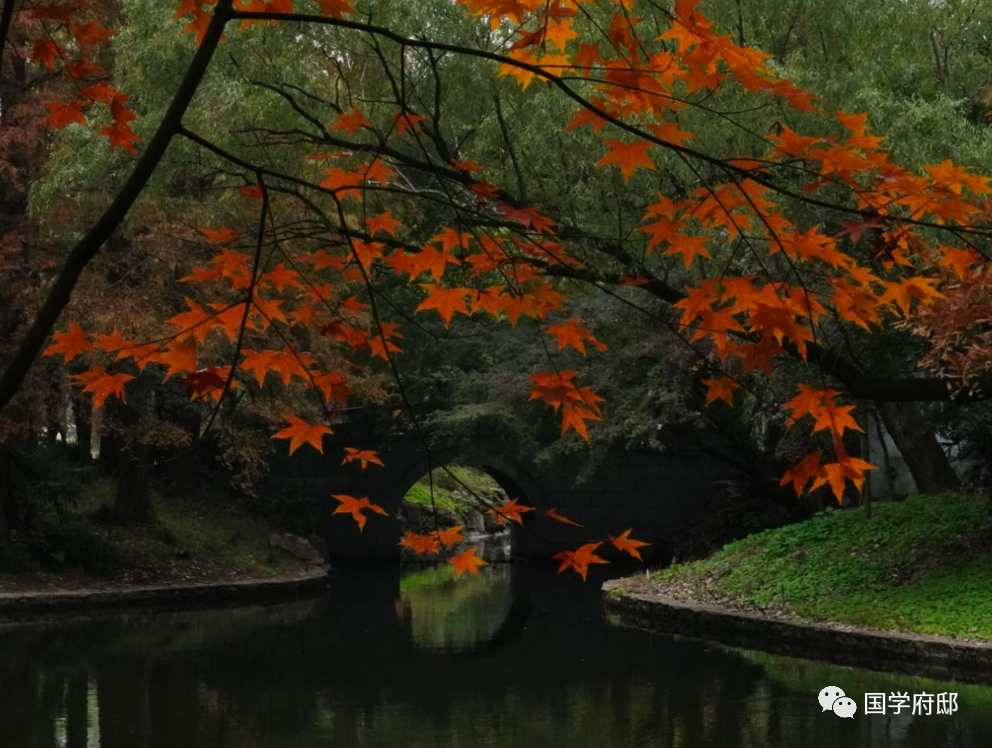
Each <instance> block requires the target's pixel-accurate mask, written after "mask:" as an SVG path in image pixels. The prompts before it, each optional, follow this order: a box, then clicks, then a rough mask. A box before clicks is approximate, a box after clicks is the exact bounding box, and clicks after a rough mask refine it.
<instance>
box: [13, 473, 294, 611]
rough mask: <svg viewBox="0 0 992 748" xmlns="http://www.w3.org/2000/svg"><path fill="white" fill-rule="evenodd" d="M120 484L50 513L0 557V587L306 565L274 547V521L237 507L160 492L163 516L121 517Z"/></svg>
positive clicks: (227, 576) (156, 496) (276, 571)
mask: <svg viewBox="0 0 992 748" xmlns="http://www.w3.org/2000/svg"><path fill="white" fill-rule="evenodd" d="M112 496H113V485H112V484H111V482H110V481H107V480H103V479H98V480H94V481H92V482H90V483H87V485H86V486H85V487H84V489H83V490H82V491H81V492H80V496H79V498H78V501H76V502H74V504H73V506H72V508H71V510H69V511H65V512H63V513H60V515H59V516H46V517H43V518H41V519H40V520H39V522H38V525H37V527H35V528H34V529H33V531H32V532H31V533H30V534H29V535H28V536H27V537H24V538H22V539H20V540H19V542H18V543H17V544H16V546H15V547H14V549H13V550H12V551H10V552H7V553H5V554H4V555H3V558H0V592H4V591H12V590H29V589H50V588H65V589H74V588H82V587H95V588H102V587H109V586H113V585H116V584H143V583H155V584H160V583H164V584H168V583H172V582H175V583H185V582H197V581H207V580H217V579H224V580H232V579H237V578H243V577H274V576H277V575H280V574H285V573H293V572H295V571H299V570H301V569H303V568H304V567H305V565H304V564H302V563H301V562H299V561H298V560H297V559H295V558H293V557H291V556H289V555H288V554H285V553H283V552H281V551H279V550H278V549H275V548H271V547H270V546H269V544H268V536H269V533H270V532H271V528H270V527H269V526H268V525H266V524H265V523H264V522H263V521H262V520H260V519H258V518H254V517H251V516H248V515H247V514H246V513H245V512H244V511H243V510H239V509H238V508H236V507H233V506H232V507H222V506H215V505H210V504H207V503H203V502H193V501H187V500H184V499H182V498H177V497H174V496H169V495H166V494H163V493H161V492H153V503H154V506H155V511H156V514H157V518H158V521H157V522H156V523H155V524H153V525H141V524H137V525H135V524H120V523H118V522H116V521H115V520H114V519H113V514H112V512H110V511H109V506H110V505H111V502H112Z"/></svg>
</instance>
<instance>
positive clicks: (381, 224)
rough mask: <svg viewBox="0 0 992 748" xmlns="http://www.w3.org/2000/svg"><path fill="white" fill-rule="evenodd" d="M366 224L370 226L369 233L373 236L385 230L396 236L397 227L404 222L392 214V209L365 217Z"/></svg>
mask: <svg viewBox="0 0 992 748" xmlns="http://www.w3.org/2000/svg"><path fill="white" fill-rule="evenodd" d="M365 225H366V226H368V227H369V233H370V234H372V235H373V236H374V235H375V234H377V233H379V232H380V231H385V232H386V233H387V234H389V235H391V236H396V229H398V228H399V227H400V226H402V225H403V224H402V223H401V222H399V221H397V220H396V219H395V218H393V216H392V212H391V211H388V210H387V211H386V212H385V213H382V214H380V215H378V216H369V217H368V218H366V219H365Z"/></svg>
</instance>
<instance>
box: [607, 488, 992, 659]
mask: <svg viewBox="0 0 992 748" xmlns="http://www.w3.org/2000/svg"><path fill="white" fill-rule="evenodd" d="M624 587H625V589H629V590H633V591H638V592H648V593H650V592H656V593H659V594H663V595H667V596H670V597H676V598H679V599H686V600H695V601H699V602H711V603H717V604H721V605H725V606H730V607H734V608H739V609H744V610H758V611H762V612H764V613H767V614H770V615H790V616H798V617H800V618H803V619H806V620H810V621H819V622H833V623H842V624H851V625H856V626H862V627H869V628H877V629H896V630H900V631H908V632H917V633H927V634H942V635H948V636H955V637H961V638H972V639H988V640H992V520H990V516H989V504H988V501H987V499H983V498H973V497H967V496H961V495H956V494H941V495H935V496H915V497H912V498H910V499H907V500H906V501H901V502H883V503H877V504H875V507H874V512H873V516H872V517H870V518H868V517H866V516H865V514H864V512H863V511H861V510H858V509H848V510H834V511H827V512H824V513H823V514H821V515H818V516H815V517H813V518H811V519H809V520H807V521H805V522H802V523H798V524H794V525H788V526H785V527H780V528H776V529H773V530H766V531H765V532H762V533H758V534H756V535H752V536H749V537H747V538H744V539H743V540H739V541H737V542H735V543H731V544H730V545H727V546H726V547H725V548H723V550H721V551H719V552H717V553H715V554H714V555H712V556H710V557H709V558H707V559H703V560H701V561H696V562H693V563H690V564H686V565H676V566H673V567H672V568H669V569H665V570H661V571H656V572H653V573H651V574H649V575H647V576H640V577H637V578H633V579H631V580H628V581H627V582H626V583H625V585H624Z"/></svg>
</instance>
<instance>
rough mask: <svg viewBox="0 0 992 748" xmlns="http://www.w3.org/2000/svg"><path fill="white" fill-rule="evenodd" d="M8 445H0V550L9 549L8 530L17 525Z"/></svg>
mask: <svg viewBox="0 0 992 748" xmlns="http://www.w3.org/2000/svg"><path fill="white" fill-rule="evenodd" d="M12 466H13V462H12V460H11V454H10V445H8V444H0V548H9V547H10V544H11V539H10V530H11V529H12V528H16V527H18V525H19V521H20V517H19V516H18V511H17V501H16V499H15V497H14V481H13V470H12Z"/></svg>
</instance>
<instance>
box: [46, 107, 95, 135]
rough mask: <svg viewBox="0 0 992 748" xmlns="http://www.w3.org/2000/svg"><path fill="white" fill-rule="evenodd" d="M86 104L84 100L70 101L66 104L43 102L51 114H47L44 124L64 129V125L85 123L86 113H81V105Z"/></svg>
mask: <svg viewBox="0 0 992 748" xmlns="http://www.w3.org/2000/svg"><path fill="white" fill-rule="evenodd" d="M86 104H87V102H86V101H70V102H68V103H66V104H63V103H61V102H51V103H48V104H45V107H46V108H47V109H48V111H49V112H51V114H49V115H48V119H46V120H45V125H46V126H49V127H57V128H58V129H59V130H64V129H65V128H66V127H68V126H69V125H71V124H72V123H74V122H75V123H76V124H80V125H85V124H86V115H85V114H83V111H82V109H81V107H83V106H85V105H86Z"/></svg>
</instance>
